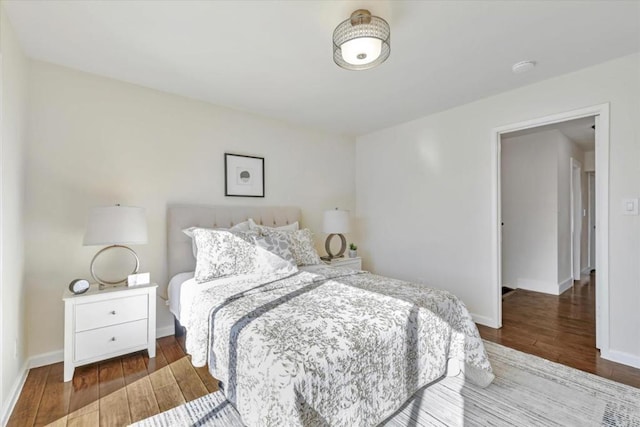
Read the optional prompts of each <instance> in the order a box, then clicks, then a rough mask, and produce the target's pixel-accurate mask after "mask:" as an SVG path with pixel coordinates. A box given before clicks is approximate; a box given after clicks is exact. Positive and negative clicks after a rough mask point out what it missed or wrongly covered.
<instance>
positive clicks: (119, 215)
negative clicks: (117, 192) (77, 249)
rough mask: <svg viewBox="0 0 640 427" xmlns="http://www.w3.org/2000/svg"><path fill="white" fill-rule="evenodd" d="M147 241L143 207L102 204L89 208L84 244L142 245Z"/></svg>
mask: <svg viewBox="0 0 640 427" xmlns="http://www.w3.org/2000/svg"><path fill="white" fill-rule="evenodd" d="M145 243H147V221H146V219H145V211H144V208H137V207H134V206H104V207H97V208H91V210H90V211H89V221H88V223H87V232H86V233H85V235H84V243H83V244H84V245H85V246H92V245H142V244H145Z"/></svg>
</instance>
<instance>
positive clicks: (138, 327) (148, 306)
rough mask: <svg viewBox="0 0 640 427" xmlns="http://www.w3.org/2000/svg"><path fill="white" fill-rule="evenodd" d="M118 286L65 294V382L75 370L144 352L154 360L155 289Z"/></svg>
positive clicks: (71, 376)
mask: <svg viewBox="0 0 640 427" xmlns="http://www.w3.org/2000/svg"><path fill="white" fill-rule="evenodd" d="M157 287H158V285H156V284H151V285H142V286H133V287H127V286H121V287H115V288H108V289H104V290H99V289H98V285H97V284H94V285H91V288H90V289H89V290H88V291H87V292H85V293H84V294H80V295H74V294H73V293H72V292H70V291H69V290H66V291H65V292H64V295H63V296H62V300H63V301H64V381H65V382H67V381H70V380H71V379H72V378H73V371H74V370H75V368H76V366H81V365H87V364H89V363H93V362H98V361H100V360H104V359H109V358H112V357H115V356H121V355H123V354H127V353H131V352H134V351H138V350H144V349H147V351H148V352H149V357H155V356H156V288H157Z"/></svg>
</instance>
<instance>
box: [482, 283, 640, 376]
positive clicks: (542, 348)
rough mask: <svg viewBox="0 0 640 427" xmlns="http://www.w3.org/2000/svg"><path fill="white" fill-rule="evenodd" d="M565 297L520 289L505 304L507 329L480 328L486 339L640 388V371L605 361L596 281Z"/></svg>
mask: <svg viewBox="0 0 640 427" xmlns="http://www.w3.org/2000/svg"><path fill="white" fill-rule="evenodd" d="M584 279H585V280H581V281H580V282H577V281H576V282H575V284H574V286H573V287H572V288H571V289H569V290H568V291H566V292H565V293H563V294H562V295H559V296H555V295H548V294H543V293H539V292H531V291H526V290H523V289H516V291H515V292H513V293H512V294H510V295H509V296H507V297H506V298H504V299H503V301H502V328H501V329H492V328H488V327H486V326H482V325H478V329H479V330H480V335H481V336H482V338H484V339H486V340H489V341H493V342H496V343H498V344H502V345H505V346H507V347H511V348H514V349H516V350H520V351H523V352H525V353H529V354H534V355H536V356H540V357H543V358H545V359H548V360H551V361H554V362H558V363H561V364H563V365H567V366H571V367H573V368H576V369H580V370H582V371H586V372H590V373H592V374H596V375H598V376H601V377H604V378H609V379H612V380H614V381H618V382H621V383H624V384H628V385H631V386H634V387H638V388H640V369H635V368H631V367H629V366H626V365H621V364H619V363H615V362H611V361H608V360H606V359H603V358H601V357H600V352H599V351H598V350H597V349H596V348H595V346H596V334H595V329H596V323H595V300H596V297H595V291H596V283H595V276H594V275H591V276H588V277H585V278H584Z"/></svg>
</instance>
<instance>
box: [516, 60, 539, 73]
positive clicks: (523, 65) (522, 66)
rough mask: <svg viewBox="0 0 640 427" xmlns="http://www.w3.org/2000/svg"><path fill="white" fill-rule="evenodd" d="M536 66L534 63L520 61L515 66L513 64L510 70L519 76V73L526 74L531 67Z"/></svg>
mask: <svg viewBox="0 0 640 427" xmlns="http://www.w3.org/2000/svg"><path fill="white" fill-rule="evenodd" d="M535 66H536V63H535V61H520V62H518V63H517V64H513V67H511V70H512V71H513V72H514V73H516V74H520V73H526V72H527V71H529V70H532V69H533V67H535Z"/></svg>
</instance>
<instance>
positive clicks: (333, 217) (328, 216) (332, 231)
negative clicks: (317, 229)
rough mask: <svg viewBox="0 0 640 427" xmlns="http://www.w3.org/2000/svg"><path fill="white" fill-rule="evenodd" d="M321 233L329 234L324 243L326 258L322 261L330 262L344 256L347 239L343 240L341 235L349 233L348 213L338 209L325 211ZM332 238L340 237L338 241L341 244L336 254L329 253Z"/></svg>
mask: <svg viewBox="0 0 640 427" xmlns="http://www.w3.org/2000/svg"><path fill="white" fill-rule="evenodd" d="M322 231H324V232H325V233H329V235H328V236H327V240H326V241H325V243H324V248H325V250H326V251H327V256H323V257H322V259H324V260H326V261H331V260H332V259H334V258H340V257H342V256H343V255H344V251H345V250H346V249H347V239H345V238H344V234H343V233H348V232H349V212H348V211H343V210H340V209H338V208H335V209H333V210H330V211H325V212H324V220H323V222H322ZM334 236H338V237H340V241H341V243H342V245H341V246H340V250H339V251H338V253H337V254H334V253H333V252H331V240H332V239H333V237H334Z"/></svg>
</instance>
